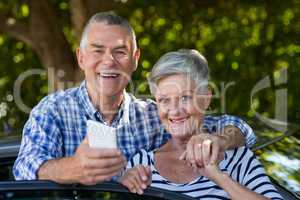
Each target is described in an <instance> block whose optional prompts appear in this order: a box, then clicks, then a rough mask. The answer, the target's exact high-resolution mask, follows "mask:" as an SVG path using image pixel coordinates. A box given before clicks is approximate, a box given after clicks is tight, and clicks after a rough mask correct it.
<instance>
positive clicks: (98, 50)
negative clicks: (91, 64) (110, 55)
mask: <svg viewBox="0 0 300 200" xmlns="http://www.w3.org/2000/svg"><path fill="white" fill-rule="evenodd" d="M103 52H104V51H103V50H101V49H96V50H94V53H97V54H102V53H103Z"/></svg>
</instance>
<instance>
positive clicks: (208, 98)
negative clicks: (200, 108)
mask: <svg viewBox="0 0 300 200" xmlns="http://www.w3.org/2000/svg"><path fill="white" fill-rule="evenodd" d="M211 97H212V90H211V88H210V87H207V89H206V94H205V97H204V109H205V110H207V109H208V107H209V105H210V102H211Z"/></svg>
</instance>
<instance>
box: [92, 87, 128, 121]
mask: <svg viewBox="0 0 300 200" xmlns="http://www.w3.org/2000/svg"><path fill="white" fill-rule="evenodd" d="M89 96H90V98H91V101H92V104H93V105H94V106H95V108H96V109H97V110H98V111H99V112H100V113H101V115H102V117H103V119H104V121H105V122H107V123H108V124H109V125H111V124H112V121H113V119H114V117H115V115H116V114H118V111H119V108H120V105H121V104H122V102H123V100H124V93H123V92H122V93H120V94H117V95H114V96H104V95H101V94H99V93H96V92H94V93H93V92H89Z"/></svg>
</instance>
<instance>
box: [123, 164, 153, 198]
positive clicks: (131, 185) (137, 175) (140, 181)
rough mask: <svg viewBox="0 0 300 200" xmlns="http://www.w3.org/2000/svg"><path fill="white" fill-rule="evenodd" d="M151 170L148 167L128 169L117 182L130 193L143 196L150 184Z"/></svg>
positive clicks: (141, 166)
mask: <svg viewBox="0 0 300 200" xmlns="http://www.w3.org/2000/svg"><path fill="white" fill-rule="evenodd" d="M151 175H152V174H151V169H150V167H149V166H147V167H145V166H143V165H138V166H135V167H134V168H131V169H129V170H128V171H126V172H125V174H124V175H123V176H122V177H121V178H120V179H119V182H120V183H121V184H122V185H124V186H125V187H127V188H128V190H129V191H130V192H132V193H138V194H140V195H141V194H143V191H144V190H145V189H146V188H147V186H149V185H150V184H151V178H152V176H151Z"/></svg>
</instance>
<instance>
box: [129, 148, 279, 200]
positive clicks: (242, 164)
mask: <svg viewBox="0 0 300 200" xmlns="http://www.w3.org/2000/svg"><path fill="white" fill-rule="evenodd" d="M136 165H144V166H150V167H151V171H152V183H151V186H152V187H157V188H161V189H166V190H170V191H174V192H179V193H182V194H185V195H189V196H192V197H194V198H196V199H205V200H208V199H230V197H229V195H228V194H227V193H226V192H225V191H224V190H223V189H222V188H221V187H219V186H218V185H216V184H215V183H214V182H212V181H210V180H209V179H207V178H206V177H204V176H200V177H198V178H197V179H195V180H193V181H191V182H189V183H184V184H178V183H172V182H170V181H168V180H167V179H166V178H164V177H163V176H161V175H160V174H159V172H158V170H157V169H156V168H155V162H154V154H153V151H151V152H146V151H145V150H141V151H139V152H138V153H137V154H136V155H135V156H134V157H133V158H132V159H131V160H130V162H128V164H127V169H129V168H132V167H133V166H136ZM219 168H220V169H221V170H222V171H223V172H225V173H227V174H229V175H230V176H231V178H232V179H233V180H235V181H237V182H238V183H240V184H241V185H244V186H246V187H247V188H249V189H250V190H252V191H255V192H257V193H259V194H261V195H263V196H265V197H268V198H270V199H274V200H282V197H281V196H280V194H279V193H278V192H277V190H276V189H275V187H274V186H273V185H272V184H271V182H270V179H269V178H268V176H267V175H266V173H265V170H264V168H263V166H262V165H261V163H260V162H259V161H258V160H257V159H256V157H255V155H254V154H253V152H252V151H251V150H249V149H248V148H246V147H240V148H237V149H234V150H229V151H226V152H225V158H224V160H222V161H221V162H220V163H219Z"/></svg>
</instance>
